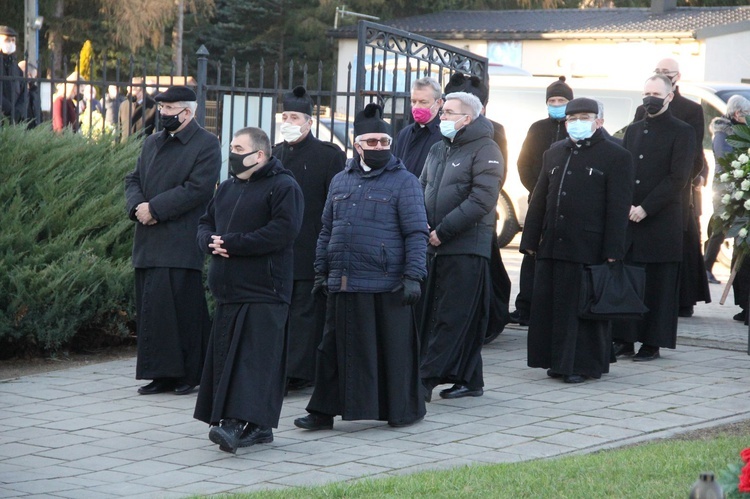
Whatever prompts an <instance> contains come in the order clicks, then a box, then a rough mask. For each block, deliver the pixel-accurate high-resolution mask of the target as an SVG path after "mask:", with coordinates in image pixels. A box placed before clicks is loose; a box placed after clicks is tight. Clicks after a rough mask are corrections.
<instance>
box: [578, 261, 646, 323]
mask: <svg viewBox="0 0 750 499" xmlns="http://www.w3.org/2000/svg"><path fill="white" fill-rule="evenodd" d="M645 291H646V270H645V269H644V268H642V267H636V266H633V265H625V264H624V263H623V262H622V261H621V260H617V261H614V262H607V263H603V264H601V265H588V266H586V267H584V268H583V275H582V276H581V296H580V305H579V309H578V316H579V317H580V318H581V319H591V320H603V321H606V320H612V319H642V318H643V314H645V313H646V312H648V308H647V307H646V306H645V305H644V304H643V297H644V294H645Z"/></svg>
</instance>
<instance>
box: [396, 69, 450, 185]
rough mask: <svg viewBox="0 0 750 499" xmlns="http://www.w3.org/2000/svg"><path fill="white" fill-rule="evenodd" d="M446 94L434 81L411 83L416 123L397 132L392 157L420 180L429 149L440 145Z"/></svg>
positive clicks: (421, 79) (422, 80)
mask: <svg viewBox="0 0 750 499" xmlns="http://www.w3.org/2000/svg"><path fill="white" fill-rule="evenodd" d="M441 107H443V91H442V89H441V88H440V84H439V83H438V82H437V80H435V78H431V77H429V76H428V77H425V78H420V79H418V80H414V83H412V84H411V115H412V118H414V123H412V124H411V125H408V126H405V127H404V128H402V129H401V131H400V132H398V136H396V140H395V141H394V142H393V155H394V156H396V157H397V158H400V159H401V161H403V162H404V166H406V169H407V170H409V171H410V172H412V173H413V174H414V175H416V176H417V178H419V175H420V174H421V173H422V168H423V167H424V160H425V159H426V158H427V153H428V152H430V147H432V145H433V144H434V143H435V142H438V141H439V140H440V138H441V137H442V135H440V118H439V117H438V111H440V108H441Z"/></svg>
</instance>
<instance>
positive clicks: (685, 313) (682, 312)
mask: <svg viewBox="0 0 750 499" xmlns="http://www.w3.org/2000/svg"><path fill="white" fill-rule="evenodd" d="M693 312H694V310H693V307H692V306H691V307H680V309H679V310H678V311H677V317H692V316H693Z"/></svg>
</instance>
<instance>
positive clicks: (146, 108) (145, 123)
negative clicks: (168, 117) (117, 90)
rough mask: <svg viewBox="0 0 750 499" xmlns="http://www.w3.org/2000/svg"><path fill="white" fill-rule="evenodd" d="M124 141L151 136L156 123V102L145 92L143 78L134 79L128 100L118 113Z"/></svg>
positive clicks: (121, 105) (129, 88)
mask: <svg viewBox="0 0 750 499" xmlns="http://www.w3.org/2000/svg"><path fill="white" fill-rule="evenodd" d="M118 119H119V121H120V133H121V134H122V135H121V137H122V139H123V140H124V139H127V138H128V137H130V136H131V135H136V134H143V135H151V134H152V133H153V132H154V125H155V123H156V102H155V101H154V99H152V98H151V96H149V95H148V92H146V91H145V90H144V87H143V78H133V80H132V82H131V85H130V86H129V87H128V99H127V100H126V101H124V102H123V103H122V104H120V111H119V113H118Z"/></svg>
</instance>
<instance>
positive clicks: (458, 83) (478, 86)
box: [444, 73, 490, 106]
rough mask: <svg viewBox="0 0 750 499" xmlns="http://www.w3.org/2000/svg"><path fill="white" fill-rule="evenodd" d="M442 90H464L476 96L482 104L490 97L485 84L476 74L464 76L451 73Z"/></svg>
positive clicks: (448, 91) (449, 92)
mask: <svg viewBox="0 0 750 499" xmlns="http://www.w3.org/2000/svg"><path fill="white" fill-rule="evenodd" d="M444 92H445V93H446V95H447V94H452V93H453V92H466V93H467V94H472V95H474V96H476V97H477V98H478V99H479V101H480V102H481V103H482V105H483V106H486V105H487V101H488V100H489V97H490V91H489V89H488V88H487V85H486V84H485V83H484V81H482V80H481V79H480V78H479V77H478V76H466V75H464V74H462V73H453V76H451V79H450V80H449V81H448V84H447V85H445V89H444Z"/></svg>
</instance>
